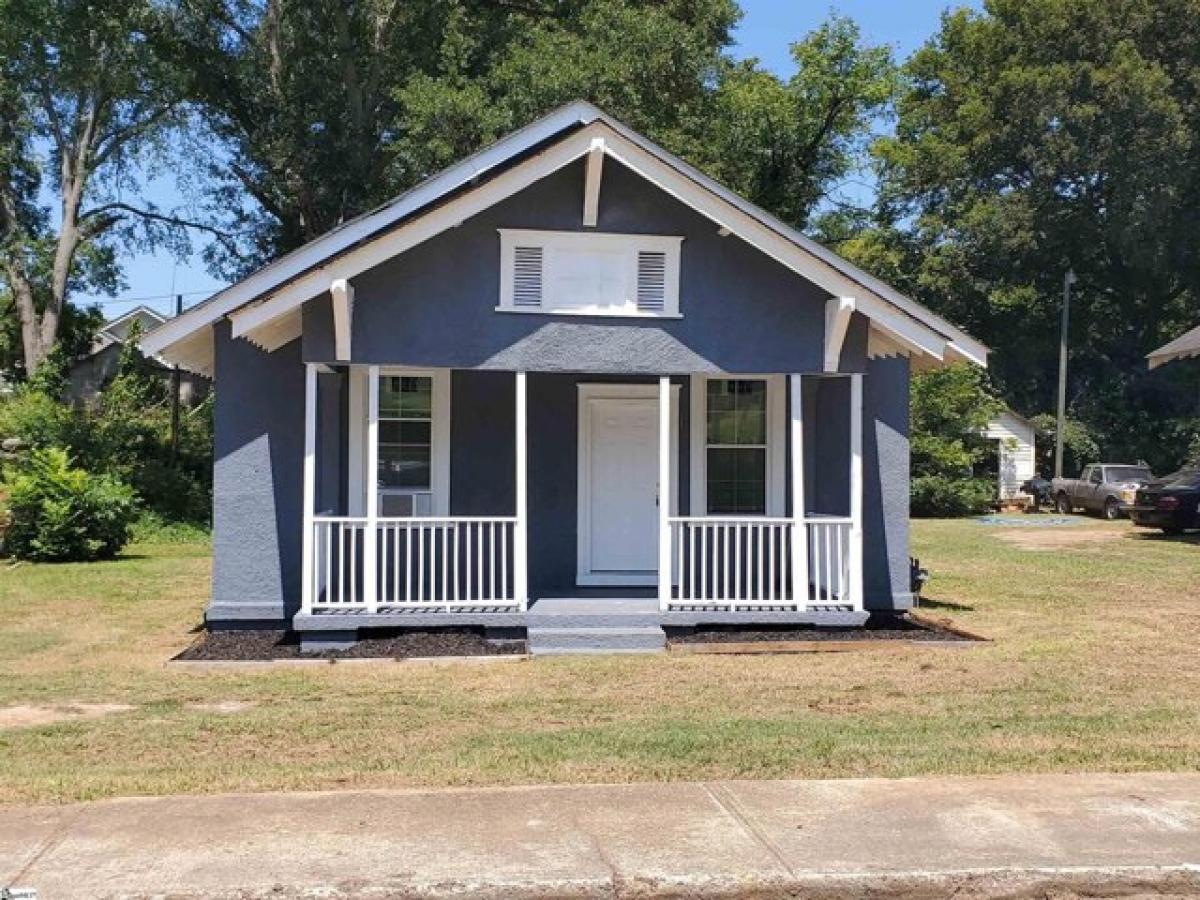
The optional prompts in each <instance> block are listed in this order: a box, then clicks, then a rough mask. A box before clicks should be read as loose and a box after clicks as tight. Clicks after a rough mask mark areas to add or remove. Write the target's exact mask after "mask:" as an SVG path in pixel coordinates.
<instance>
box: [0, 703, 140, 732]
mask: <svg viewBox="0 0 1200 900" xmlns="http://www.w3.org/2000/svg"><path fill="white" fill-rule="evenodd" d="M133 708H134V707H132V706H129V705H128V704H125V703H70V704H58V705H54V706H36V705H27V704H22V705H18V706H5V707H0V729H6V728H36V727H38V726H39V725H54V724H56V723H58V722H72V721H75V720H78V719H99V718H101V717H102V716H111V715H113V714H114V713H119V712H129V710H131V709H133Z"/></svg>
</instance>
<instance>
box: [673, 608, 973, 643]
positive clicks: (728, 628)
mask: <svg viewBox="0 0 1200 900" xmlns="http://www.w3.org/2000/svg"><path fill="white" fill-rule="evenodd" d="M672 631H674V629H668V633H667V637H668V639H669V640H670V642H671V643H674V644H741V643H746V644H750V643H755V642H757V641H972V640H975V639H974V638H970V637H966V636H965V635H961V634H956V633H954V632H953V631H948V630H946V629H943V628H938V627H937V626H935V625H932V624H929V625H926V624H925V623H923V622H914V621H913V620H911V619H909V618H907V617H906V616H902V615H886V614H880V613H872V614H871V617H870V618H869V619H868V620H867V623H866V625H864V626H863V627H861V628H828V627H820V628H818V627H817V626H815V625H779V626H774V627H768V626H761V627H751V628H747V627H745V626H742V625H706V626H703V627H702V628H697V629H695V630H694V631H693V630H682V629H681V630H679V631H675V632H674V633H672Z"/></svg>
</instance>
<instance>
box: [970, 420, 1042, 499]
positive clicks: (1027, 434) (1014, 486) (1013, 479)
mask: <svg viewBox="0 0 1200 900" xmlns="http://www.w3.org/2000/svg"><path fill="white" fill-rule="evenodd" d="M983 434H984V437H987V438H991V439H992V440H995V441H998V442H999V444H1000V448H999V461H1000V465H999V470H1000V479H999V481H1000V483H999V496H1000V499H1001V500H1011V499H1013V498H1014V497H1016V496H1017V495H1018V494H1019V493H1021V485H1023V484H1024V483H1025V482H1026V481H1028V480H1029V479H1030V478H1032V477H1033V476H1034V475H1036V474H1037V462H1036V457H1035V455H1034V449H1035V438H1036V431H1035V429H1034V427H1033V425H1032V424H1031V423H1030V422H1029V420H1028V419H1026V418H1024V417H1023V416H1019V415H1017V414H1016V413H1015V412H1013V411H1012V410H1011V409H1005V410H1004V411H1003V412H1002V413H1000V415H998V416H997V417H996V418H995V419H993V420H992V421H991V422H989V423H988V426H987V429H986V430H985V431H984V433H983Z"/></svg>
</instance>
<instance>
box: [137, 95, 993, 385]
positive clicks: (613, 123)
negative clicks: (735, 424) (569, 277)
mask: <svg viewBox="0 0 1200 900" xmlns="http://www.w3.org/2000/svg"><path fill="white" fill-rule="evenodd" d="M597 149H601V150H603V152H604V153H605V154H606V155H609V156H612V157H613V158H614V159H616V160H617V161H618V162H620V163H622V164H623V165H625V166H627V167H628V168H630V169H632V170H633V171H634V172H635V173H637V174H638V175H640V176H641V177H644V178H646V179H647V180H648V181H650V182H651V183H653V184H655V185H656V186H657V187H659V188H660V189H662V190H664V191H665V192H666V193H668V194H670V195H672V196H674V197H676V199H678V200H680V201H682V202H683V203H685V204H687V205H689V206H691V207H692V208H693V209H695V210H696V211H698V212H700V213H701V214H702V215H705V216H707V217H708V218H709V219H711V220H712V221H713V222H714V223H715V224H716V225H717V226H718V227H720V228H722V229H724V230H727V231H728V232H729V233H732V234H735V235H737V236H738V237H740V238H741V239H743V240H745V241H747V242H748V243H750V244H751V245H752V246H755V247H756V248H757V249H759V250H760V251H762V252H764V253H766V254H767V255H768V256H771V257H772V258H774V259H776V260H778V261H779V262H781V263H782V264H784V265H785V266H787V267H789V268H791V269H793V270H795V271H796V272H798V273H799V274H800V275H802V276H803V277H805V278H807V279H808V280H810V281H812V282H813V283H815V284H817V285H818V286H819V287H821V288H822V289H824V290H826V291H827V292H828V293H830V294H831V295H832V296H839V297H853V298H855V301H856V308H857V309H858V311H860V312H862V313H864V314H865V315H867V316H868V317H869V318H870V319H871V320H872V323H873V325H876V326H878V328H879V329H880V330H881V333H880V335H879V337H880V340H879V342H878V345H879V347H880V348H881V352H905V353H911V354H914V355H917V356H920V357H923V358H927V359H929V360H932V361H934V362H940V361H944V360H946V361H949V360H956V359H963V360H968V361H970V362H974V363H976V364H978V365H986V364H987V353H988V350H987V347H985V346H984V345H983V344H981V343H980V342H979V341H976V340H975V339H974V338H972V337H970V336H969V335H968V334H966V333H965V332H964V331H962V330H961V329H959V328H957V327H956V326H954V325H952V324H951V323H949V322H947V321H946V320H945V319H943V318H941V317H940V316H938V315H936V314H935V313H933V312H932V311H930V310H929V309H927V308H925V307H924V306H922V305H921V304H919V303H917V302H916V301H914V300H912V299H910V298H908V297H906V296H904V295H903V294H901V293H900V292H899V291H896V290H895V289H894V288H892V287H890V286H889V285H887V284H885V283H884V282H882V281H880V280H879V279H877V278H875V277H874V276H872V275H870V274H868V273H867V272H865V271H863V270H862V269H860V268H858V267H857V266H855V265H853V264H852V263H850V262H849V261H847V260H844V259H842V258H841V257H839V256H838V255H837V254H835V253H833V252H832V251H830V250H828V249H827V248H825V247H823V246H821V245H820V244H819V243H817V242H816V241H814V240H812V239H811V238H809V237H807V236H806V235H804V234H802V233H800V232H799V231H797V230H796V229H794V228H792V227H790V226H788V225H786V224H785V223H783V222H781V221H780V220H779V219H777V218H775V217H774V216H772V215H770V214H769V213H767V212H765V211H764V210H762V209H759V208H758V207H756V206H755V205H754V204H752V203H750V202H748V201H747V200H745V199H743V198H741V197H739V196H737V195H736V194H734V193H733V192H731V191H729V190H728V189H727V188H725V187H723V186H721V185H720V184H718V183H717V182H715V181H713V180H712V179H711V178H709V177H708V176H706V175H704V174H703V173H702V172H700V171H699V170H697V169H695V168H694V167H692V166H690V165H689V164H688V163H686V162H684V161H683V160H682V159H680V158H678V157H676V156H674V155H673V154H670V153H668V152H667V151H666V150H664V149H663V148H661V147H659V146H658V145H656V144H654V143H653V142H652V141H649V140H648V139H646V138H645V137H643V136H642V135H640V134H638V133H637V132H635V131H633V130H632V129H630V128H628V127H627V126H625V125H624V124H622V123H621V122H618V121H617V120H616V119H613V118H612V117H611V116H609V115H607V114H606V113H604V112H602V111H601V110H600V109H598V108H597V107H595V106H593V105H592V104H590V103H587V102H584V101H576V102H574V103H571V104H568V105H567V106H564V107H562V108H560V109H558V110H556V111H555V112H552V113H550V114H549V115H547V116H545V117H544V118H542V119H539V120H538V121H536V122H534V123H533V124H531V125H528V126H526V127H525V128H522V129H520V130H519V131H516V132H513V133H512V134H510V135H508V136H507V137H505V138H502V139H501V140H499V141H497V142H496V143H494V144H492V145H491V146H489V147H487V148H485V149H483V150H480V151H479V152H478V153H475V154H473V155H472V156H469V157H467V158H466V159H464V160H463V161H462V162H460V163H457V164H456V165H453V166H451V167H450V168H448V169H446V170H444V171H443V172H441V173H439V174H438V175H435V176H433V177H432V178H430V179H428V180H427V181H425V182H423V183H422V184H420V185H418V186H417V187H415V188H413V189H412V190H410V191H408V192H407V193H404V194H401V195H400V196H399V197H397V198H395V199H394V200H392V201H390V202H389V203H386V204H384V205H383V206H381V207H379V208H378V209H375V210H373V211H372V212H369V213H366V214H364V215H362V216H359V217H358V218H356V219H353V220H351V221H349V222H347V223H345V224H344V225H341V226H339V227H337V228H335V229H333V230H332V231H330V232H328V233H326V234H325V235H323V236H321V237H319V238H316V239H315V240H313V241H310V242H309V243H308V244H305V245H304V246H303V247H300V248H298V249H297V250H294V251H292V252H291V253H288V254H285V255H284V256H282V257H280V258H279V259H278V260H276V261H274V262H272V263H269V264H268V265H266V266H264V267H262V268H261V269H259V270H258V271H256V272H254V273H253V274H251V275H249V276H248V277H246V278H245V279H243V280H242V281H239V282H237V283H236V284H233V285H231V286H229V287H228V288H225V289H224V290H222V291H220V292H218V293H216V294H214V295H213V296H212V297H210V298H208V299H207V300H205V301H204V302H203V303H201V304H199V305H197V306H195V307H193V308H192V309H190V310H188V311H187V312H185V313H183V314H182V315H180V316H177V317H176V318H174V319H172V320H169V321H168V322H166V323H165V324H163V325H161V326H160V327H158V328H156V329H154V330H153V331H151V332H150V333H149V334H147V335H146V336H145V337H144V338H143V340H142V346H143V349H144V350H145V352H146V353H147V354H159V355H162V356H164V357H166V358H167V359H169V360H171V361H173V362H178V363H179V364H180V365H182V366H184V367H185V368H190V369H193V370H195V371H199V372H203V373H204V374H210V373H211V369H212V352H213V338H212V328H211V326H212V325H213V324H214V323H216V322H217V321H219V320H220V319H222V318H225V317H230V318H231V319H232V320H233V333H234V335H235V336H241V337H247V338H249V339H251V340H254V341H255V342H256V343H259V344H260V345H261V346H264V347H266V348H267V349H275V348H276V347H279V346H282V345H283V344H284V343H287V342H288V341H290V340H292V339H294V338H295V337H297V336H299V328H300V326H299V309H300V306H301V304H303V302H304V301H306V300H308V299H310V298H312V297H315V296H318V295H320V294H322V293H324V292H326V291H328V290H329V289H330V286H331V284H332V283H333V282H334V281H337V280H340V279H349V278H352V277H354V276H355V275H357V274H359V273H361V272H363V271H365V270H367V269H369V268H371V267H373V266H375V265H378V264H379V263H381V262H383V261H385V260H387V259H390V258H392V257H394V256H396V255H398V254H400V253H403V252H404V251H405V250H407V249H410V248H411V247H413V246H415V245H416V244H418V243H420V242H422V241H424V240H427V239H429V238H430V237H433V236H435V235H436V234H440V233H441V232H442V231H445V230H446V229H448V228H450V227H453V226H454V225H457V224H458V223H460V222H462V221H463V220H464V219H466V218H469V217H470V216H472V215H475V214H477V213H478V212H480V211H482V210H484V209H486V208H488V207H490V206H492V205H494V204H495V203H498V202H500V201H501V200H503V199H505V198H506V197H508V196H511V195H512V194H514V193H517V192H518V191H520V190H522V189H524V188H525V187H527V186H529V185H530V184H532V183H534V182H536V181H538V180H540V179H541V178H544V177H546V175H548V174H550V173H551V172H553V171H557V170H558V169H560V168H562V167H563V166H565V165H567V164H569V163H571V162H573V161H575V160H576V159H579V158H582V157H583V156H585V155H587V154H589V153H591V152H593V151H595V150H597Z"/></svg>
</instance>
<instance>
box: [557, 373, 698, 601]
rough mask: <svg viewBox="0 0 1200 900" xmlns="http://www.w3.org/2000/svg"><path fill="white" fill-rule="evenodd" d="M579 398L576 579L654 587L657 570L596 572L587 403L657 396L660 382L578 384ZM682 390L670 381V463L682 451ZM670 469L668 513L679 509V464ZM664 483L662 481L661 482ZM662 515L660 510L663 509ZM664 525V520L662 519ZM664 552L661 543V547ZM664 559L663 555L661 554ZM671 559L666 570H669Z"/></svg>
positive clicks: (578, 581) (585, 582) (587, 583)
mask: <svg viewBox="0 0 1200 900" xmlns="http://www.w3.org/2000/svg"><path fill="white" fill-rule="evenodd" d="M577 390H578V396H577V400H576V418H577V419H578V422H577V428H576V435H577V449H576V454H575V455H576V458H577V463H576V473H577V477H576V526H577V529H576V540H575V583H576V584H578V585H580V586H596V585H614V586H616V585H625V586H644V587H652V586H654V585H655V584H657V583H658V573H656V572H650V573H647V574H640V573H639V574H619V573H613V572H594V571H592V566H591V542H592V535H591V521H592V509H591V490H590V489H589V488H590V477H591V431H590V420H591V416H590V415H588V414H587V404H588V403H590V402H591V401H592V400H658V398H659V392H660V385H659V384H608V383H604V384H595V383H582V384H579V385H578V388H577ZM679 391H680V386H679V385H677V384H673V385H671V393H672V397H673V399H672V402H671V409H672V411H673V412H674V413H675V414H674V415H673V416H671V447H670V452H669V454H668V457H669V458H668V463H671V462H672V460H673V458H675V457H678V455H679ZM668 468H669V473H668V482H669V487H668V494H667V502H668V515H669V516H674V515H678V512H679V466H678V465H677V464H676V465H669V466H668ZM659 477H660V478H661V477H662V461H661V460H660V461H659ZM660 484H661V482H660ZM659 504H660V507H659V508H660V510H661V508H662V497H661V493H660V496H659ZM660 519H661V513H660ZM660 527H661V521H660ZM660 554H661V547H660ZM660 561H661V555H660ZM670 568H671V567H670V564H669V562H668V565H667V570H668V572H670Z"/></svg>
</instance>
